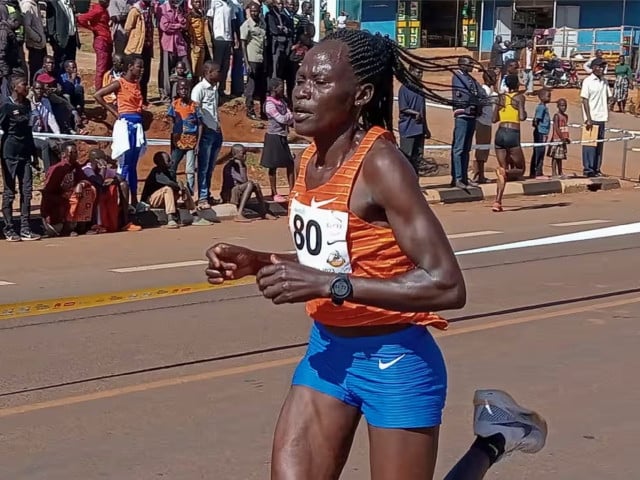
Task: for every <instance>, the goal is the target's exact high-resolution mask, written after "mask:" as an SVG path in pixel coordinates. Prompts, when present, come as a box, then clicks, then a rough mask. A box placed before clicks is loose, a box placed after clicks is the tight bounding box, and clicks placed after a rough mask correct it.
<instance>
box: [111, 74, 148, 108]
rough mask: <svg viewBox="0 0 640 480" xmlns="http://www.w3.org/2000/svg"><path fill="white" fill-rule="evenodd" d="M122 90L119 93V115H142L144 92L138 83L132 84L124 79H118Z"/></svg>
mask: <svg viewBox="0 0 640 480" xmlns="http://www.w3.org/2000/svg"><path fill="white" fill-rule="evenodd" d="M118 81H119V82H120V90H118V93H117V95H116V96H117V106H118V113H142V91H141V90H140V84H139V83H138V82H130V81H128V80H127V79H125V78H124V77H120V78H119V79H118Z"/></svg>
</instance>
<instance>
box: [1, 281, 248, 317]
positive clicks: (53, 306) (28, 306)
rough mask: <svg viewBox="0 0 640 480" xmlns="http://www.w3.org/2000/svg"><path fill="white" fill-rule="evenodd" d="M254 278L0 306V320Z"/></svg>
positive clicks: (211, 287)
mask: <svg viewBox="0 0 640 480" xmlns="http://www.w3.org/2000/svg"><path fill="white" fill-rule="evenodd" d="M254 282H255V280H254V279H253V278H243V279H240V280H233V281H230V282H225V283H223V284H222V285H210V284H208V283H206V282H204V283H189V284H184V285H170V286H166V287H154V288H142V289H138V290H127V291H123V292H110V293H109V292H108V293H98V294H93V295H83V296H78V297H65V298H52V299H48V300H33V301H28V302H18V303H6V304H3V305H0V320H14V319H16V318H23V317H32V316H35V315H45V314H50V313H60V312H70V311H72V310H82V309H85V308H95V307H105V306H109V305H117V304H120V303H129V302H139V301H142V300H156V299H159V298H166V297H173V296H176V295H186V294H188V293H198V292H206V291H210V290H218V289H221V288H231V287H238V286H240V285H249V284H251V283H254Z"/></svg>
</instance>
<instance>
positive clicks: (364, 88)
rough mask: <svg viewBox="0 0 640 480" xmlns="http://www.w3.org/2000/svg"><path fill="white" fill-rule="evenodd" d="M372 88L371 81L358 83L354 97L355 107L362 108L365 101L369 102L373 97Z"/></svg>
mask: <svg viewBox="0 0 640 480" xmlns="http://www.w3.org/2000/svg"><path fill="white" fill-rule="evenodd" d="M373 90H374V88H373V84H372V83H364V84H362V85H358V89H357V90H356V99H355V104H356V107H358V108H363V107H364V106H365V105H366V104H367V103H369V102H370V101H371V98H372V97H373Z"/></svg>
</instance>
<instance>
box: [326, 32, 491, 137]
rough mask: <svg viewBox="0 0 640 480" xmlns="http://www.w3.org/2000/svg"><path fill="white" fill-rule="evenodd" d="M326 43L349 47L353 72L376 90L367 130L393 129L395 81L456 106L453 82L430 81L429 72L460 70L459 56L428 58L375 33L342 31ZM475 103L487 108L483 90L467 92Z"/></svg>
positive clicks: (364, 115)
mask: <svg viewBox="0 0 640 480" xmlns="http://www.w3.org/2000/svg"><path fill="white" fill-rule="evenodd" d="M324 40H337V41H340V42H343V43H345V44H346V45H347V47H348V49H349V62H350V63H351V67H352V68H353V72H354V74H355V76H356V78H357V79H358V81H359V82H361V83H371V84H372V85H373V87H374V93H373V98H372V99H371V101H370V102H369V103H368V104H367V105H366V106H365V107H364V108H363V109H362V112H361V119H360V120H361V122H362V125H363V127H364V128H365V129H369V128H371V127H373V126H379V127H382V128H386V129H387V130H391V129H392V128H393V79H394V77H395V78H396V79H398V81H399V82H400V83H401V84H402V85H404V86H405V87H407V88H408V89H409V90H411V91H413V92H415V93H417V94H418V95H421V96H422V97H423V98H424V99H425V100H430V101H432V102H435V103H440V104H443V105H449V106H453V105H454V101H453V100H452V87H451V82H449V83H438V82H437V81H432V80H430V79H429V73H440V74H441V73H443V72H450V73H451V74H455V73H456V72H457V71H458V69H459V65H458V61H459V60H460V58H461V57H459V56H444V57H432V58H425V57H421V56H419V55H416V54H414V53H412V52H410V51H409V50H407V49H406V48H404V47H401V46H400V45H398V44H397V43H396V42H394V41H393V40H392V39H390V38H389V37H388V36H382V35H380V34H379V33H377V34H375V35H374V34H372V33H370V32H368V31H366V30H350V29H340V30H337V31H336V32H334V33H331V34H329V35H327V36H326V37H325V38H324ZM468 61H469V63H470V64H471V65H473V66H474V67H475V68H477V69H479V70H480V71H482V72H484V71H485V70H484V68H483V67H482V65H481V64H480V63H479V62H476V61H475V60H473V59H471V58H470V57H468ZM411 68H415V69H419V70H422V71H423V72H424V73H425V75H424V77H425V78H426V79H425V80H423V79H421V78H418V77H417V76H415V75H413V74H412V73H411V71H410V69H411ZM465 93H466V94H467V95H468V96H469V99H470V102H471V103H475V104H477V105H478V106H481V105H483V104H484V103H485V102H486V99H485V98H484V96H483V95H482V91H481V90H480V89H477V88H469V89H468V91H466V92H465Z"/></svg>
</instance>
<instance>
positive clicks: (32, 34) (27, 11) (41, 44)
mask: <svg viewBox="0 0 640 480" xmlns="http://www.w3.org/2000/svg"><path fill="white" fill-rule="evenodd" d="M20 9H21V10H22V15H23V18H24V33H25V43H26V45H27V51H28V52H29V60H28V61H29V82H30V83H32V82H33V77H34V75H35V73H36V70H38V69H40V68H42V64H43V63H44V56H45V55H46V54H47V36H46V33H45V31H44V25H42V19H41V18H40V10H39V9H38V2H37V1H36V0H20Z"/></svg>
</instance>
